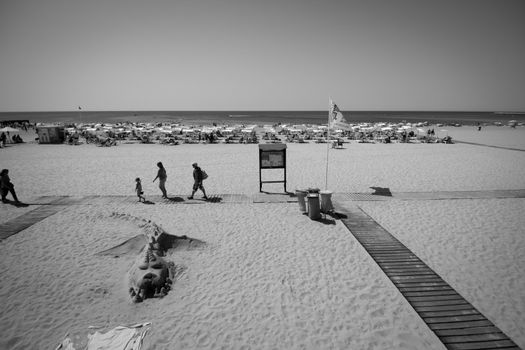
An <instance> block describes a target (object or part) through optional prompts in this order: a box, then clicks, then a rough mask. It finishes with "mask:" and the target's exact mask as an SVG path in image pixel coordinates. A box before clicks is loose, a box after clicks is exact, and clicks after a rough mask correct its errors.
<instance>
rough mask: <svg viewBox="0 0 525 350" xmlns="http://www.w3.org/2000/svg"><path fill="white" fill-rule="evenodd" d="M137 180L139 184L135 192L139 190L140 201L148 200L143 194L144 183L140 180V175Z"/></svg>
mask: <svg viewBox="0 0 525 350" xmlns="http://www.w3.org/2000/svg"><path fill="white" fill-rule="evenodd" d="M135 182H136V183H137V185H136V186H135V192H137V197H139V202H146V198H144V197H143V196H142V195H143V194H144V192H143V191H142V183H141V182H140V177H137V178H136V179H135Z"/></svg>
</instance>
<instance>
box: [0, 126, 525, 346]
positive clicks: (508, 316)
mask: <svg viewBox="0 0 525 350" xmlns="http://www.w3.org/2000/svg"><path fill="white" fill-rule="evenodd" d="M460 129H462V128H457V130H460ZM452 130H456V129H451V130H450V131H452ZM462 131H463V132H465V134H466V135H467V136H466V137H471V138H472V139H471V140H469V141H472V140H478V139H477V137H478V136H477V135H478V134H475V133H474V129H472V130H470V132H469V130H466V129H462ZM492 131H493V130H491V129H490V128H486V129H484V130H482V132H483V133H484V135H483V140H485V141H487V140H490V142H491V144H493V145H500V146H506V147H519V148H522V149H525V145H523V143H524V142H525V141H524V140H525V138H524V137H523V136H524V135H523V134H524V130H523V128H522V129H516V130H513V129H509V128H495V130H494V132H492ZM505 131H508V132H509V133H505ZM476 132H477V131H476ZM520 132H521V133H520ZM499 133H503V136H501V137H500V136H499ZM449 134H451V135H452V136H453V137H454V134H452V133H451V132H449ZM458 138H459V137H458ZM483 140H478V141H472V142H483ZM485 143H488V141H487V142H485ZM510 145H513V146H510ZM345 147H346V149H343V150H333V151H332V150H330V154H329V159H330V167H329V170H330V173H329V174H330V176H329V182H328V183H329V188H330V189H332V190H334V191H335V192H338V193H343V192H368V193H370V192H372V190H371V189H370V188H369V187H371V186H379V187H389V188H390V189H391V191H392V192H394V193H395V192H409V191H452V190H458V191H461V190H495V189H525V179H524V178H523V176H522V173H523V169H525V152H519V151H510V150H503V149H496V148H488V147H480V146H472V145H466V144H456V145H435V144H434V145H432V144H416V145H414V144H392V145H380V144H375V145H374V144H355V143H353V144H346V145H345ZM0 151H1V152H2V153H0V157H1V158H0V167H1V168H8V169H10V176H11V178H12V180H13V182H14V183H15V185H16V187H17V191H18V194H19V197H20V198H21V199H22V200H24V201H27V202H31V201H35V200H36V199H37V197H38V196H42V195H52V196H55V195H70V196H85V195H133V189H134V182H133V180H134V178H135V177H137V176H140V177H142V178H143V184H144V189H145V194H146V198H148V195H151V194H155V195H158V194H160V191H159V190H158V188H156V184H153V183H151V180H152V179H153V178H154V176H155V174H156V166H155V163H156V162H157V161H159V160H160V161H162V162H163V163H164V165H165V166H166V169H167V171H168V182H167V189H168V193H169V194H171V195H175V194H179V195H181V194H188V193H189V191H190V189H191V184H192V182H191V165H190V164H191V163H192V162H193V161H197V162H199V163H200V164H201V165H202V167H203V168H204V169H205V170H206V171H207V172H208V174H209V175H210V178H209V179H208V180H206V187H207V190H208V191H209V193H211V194H213V193H218V194H225V193H245V194H253V193H256V192H258V168H257V164H258V150H257V146H256V145H180V146H174V147H170V146H160V145H119V146H117V147H111V148H101V147H95V146H93V145H81V146H65V145H31V144H26V145H18V146H13V147H10V148H9V149H7V150H0ZM287 157H288V181H289V183H288V188H289V190H293V189H294V188H295V187H309V186H317V187H321V188H322V187H324V183H325V160H326V145H318V144H289V145H288V153H287ZM264 189H268V190H275V191H282V185H272V186H270V185H265V187H264ZM344 204H345V205H354V204H358V205H360V206H361V207H362V208H363V209H364V210H365V211H366V212H367V213H369V214H370V215H371V216H372V217H373V218H375V219H376V220H377V221H378V222H379V223H380V224H382V225H383V226H384V227H385V228H387V229H388V230H389V231H390V232H391V233H392V234H394V235H395V236H396V237H398V238H399V239H400V240H401V241H403V242H404V243H405V244H406V245H407V246H408V247H409V248H410V249H412V250H413V251H414V252H415V253H416V254H417V255H418V256H419V257H421V258H422V259H423V260H424V261H425V262H426V263H427V264H428V265H429V266H430V267H432V268H433V269H435V270H436V271H437V272H438V273H439V274H440V275H441V276H442V277H443V278H444V279H445V280H446V281H447V282H449V283H450V284H451V285H452V286H453V287H454V288H456V289H457V290H458V291H459V292H460V293H461V294H462V295H463V296H464V297H465V298H466V299H467V300H469V301H470V302H471V303H472V304H474V305H475V306H476V307H477V308H479V309H480V311H482V312H483V313H484V314H485V316H487V317H488V318H489V319H490V320H492V321H493V322H495V323H496V325H497V326H498V327H500V328H501V329H502V330H504V331H505V332H506V333H507V335H509V336H510V337H511V338H512V339H513V340H514V341H515V342H516V343H517V344H518V345H519V346H521V347H525V336H524V335H523V334H524V333H525V328H524V327H525V326H524V324H525V317H524V311H525V295H524V294H523V293H522V291H523V290H524V287H525V279H524V278H523V273H522V271H524V270H525V259H524V258H523V257H524V256H525V234H524V233H525V232H524V229H523V227H525V225H524V224H525V219H524V218H523V214H522V213H523V212H524V209H525V199H477V200H440V201H398V200H396V201H389V202H358V203H350V202H348V203H344ZM33 208H34V207H28V208H16V207H14V206H11V205H3V206H2V211H1V212H0V223H3V222H6V221H8V220H10V219H12V218H14V217H16V216H18V215H21V214H23V213H25V212H27V211H28V210H30V209H33ZM113 212H117V213H122V214H126V215H129V216H136V217H142V218H146V219H151V220H153V221H154V222H156V223H157V224H159V225H161V226H162V227H163V228H164V229H165V230H166V231H167V232H169V233H172V234H178V235H180V234H187V235H189V236H192V237H195V238H199V239H202V240H204V241H206V242H207V243H208V244H207V245H206V247H204V248H202V249H197V250H192V251H176V252H174V253H173V254H171V255H170V259H172V260H173V261H175V263H176V264H177V265H178V266H179V267H180V268H181V270H182V271H183V273H182V275H181V276H179V278H178V279H177V280H176V281H175V283H174V288H173V290H172V291H171V292H170V293H169V294H168V296H167V297H165V298H164V299H153V300H151V299H149V300H146V301H145V302H144V303H141V304H132V303H131V302H130V299H129V297H128V294H127V291H126V290H125V286H126V283H125V282H126V281H125V280H124V276H125V273H126V271H127V269H128V268H129V266H130V265H131V263H132V262H133V259H134V257H135V256H134V255H133V254H131V255H129V256H122V257H120V258H117V259H115V258H109V257H103V258H96V257H95V256H94V253H96V252H98V251H101V250H104V249H107V248H110V247H112V246H114V245H117V244H120V243H122V242H123V241H124V240H126V239H127V238H131V237H133V236H135V235H136V234H139V233H140V232H141V231H140V228H139V227H138V226H137V225H135V224H134V223H133V221H132V220H126V219H119V218H116V217H114V216H112V215H111V213H113ZM0 256H1V257H0V268H1V269H0V271H1V272H0V276H1V280H2V281H3V282H4V283H2V286H0V296H1V297H2V300H3V303H2V306H0V321H1V322H2V325H3V328H2V329H3V331H2V334H3V336H2V337H0V348H2V349H3V348H6V349H41V348H53V346H55V345H56V344H57V343H58V341H59V340H61V339H62V337H63V336H64V334H65V333H66V332H69V333H70V334H71V335H72V336H73V337H74V340H75V342H76V343H78V344H80V345H82V344H83V343H85V340H86V333H87V332H88V329H87V327H88V326H91V325H93V326H102V327H107V328H111V327H115V326H117V325H119V324H129V323H134V322H146V321H151V322H152V323H153V324H152V330H151V332H150V333H149V334H148V336H147V337H146V340H145V344H144V348H145V349H174V348H181V349H182V348H184V349H200V348H202V349H220V348H225V349H241V348H246V349H249V348H253V349H261V348H263V349H266V348H268V349H270V348H272V349H273V348H281V349H288V348H307V349H321V348H322V349H328V348H332V349H444V346H443V345H442V344H441V343H440V342H439V340H438V339H437V338H436V337H435V336H434V334H433V333H432V332H431V331H430V330H429V329H428V327H427V326H426V325H425V324H424V322H423V321H422V320H421V319H420V318H419V316H418V315H417V314H416V313H415V312H414V311H413V309H412V308H411V307H410V306H409V305H408V303H407V302H406V300H405V299H404V298H403V297H402V296H401V294H400V293H399V292H398V291H397V289H396V288H395V287H394V286H393V285H392V283H391V282H390V281H389V280H388V278H387V277H386V276H385V275H384V273H383V272H382V271H381V270H380V269H379V268H378V267H377V265H376V264H375V263H374V262H373V261H372V259H371V258H370V257H369V256H368V254H367V253H366V252H365V251H364V249H363V248H362V247H361V246H360V245H359V243H357V241H356V240H355V238H354V237H353V236H352V235H351V233H349V232H348V230H347V229H346V228H345V227H344V226H343V225H342V223H341V222H339V221H336V222H335V224H331V225H326V224H323V223H320V222H315V221H311V220H310V219H309V218H308V217H306V216H303V215H301V214H300V212H299V210H298V206H297V204H295V203H290V204H285V203H276V204H219V203H207V204H202V205H182V204H181V205H161V204H156V205H142V204H138V203H137V204H135V203H130V204H119V205H113V204H112V205H111V206H103V205H78V206H71V207H69V208H67V209H65V210H64V211H62V212H59V213H58V214H56V215H53V216H50V217H49V218H47V219H45V220H43V221H42V222H40V223H37V224H35V225H33V226H32V227H30V228H28V229H26V230H24V231H23V232H20V233H18V234H17V235H15V236H12V237H10V238H8V239H6V240H5V241H3V242H0Z"/></svg>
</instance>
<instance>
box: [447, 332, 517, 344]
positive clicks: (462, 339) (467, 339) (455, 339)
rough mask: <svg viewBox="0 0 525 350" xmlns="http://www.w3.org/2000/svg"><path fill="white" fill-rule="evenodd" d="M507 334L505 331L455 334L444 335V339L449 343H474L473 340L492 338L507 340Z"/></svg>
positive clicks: (480, 340)
mask: <svg viewBox="0 0 525 350" xmlns="http://www.w3.org/2000/svg"><path fill="white" fill-rule="evenodd" d="M506 339H507V336H506V335H505V334H503V333H492V332H491V333H482V334H470V335H454V336H449V337H443V339H442V341H443V343H444V344H449V343H472V342H485V341H491V340H506Z"/></svg>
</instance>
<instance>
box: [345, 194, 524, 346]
mask: <svg viewBox="0 0 525 350" xmlns="http://www.w3.org/2000/svg"><path fill="white" fill-rule="evenodd" d="M336 207H337V208H338V212H339V213H341V212H342V213H343V214H345V215H344V216H346V218H343V219H341V220H342V222H343V223H344V225H345V226H346V227H347V228H348V229H349V230H350V232H351V233H352V234H353V235H354V236H355V238H356V239H357V240H358V241H359V243H361V245H362V246H363V247H364V248H365V249H366V251H367V252H368V253H369V254H370V256H371V257H372V259H374V261H375V262H376V263H377V264H378V265H379V267H380V268H381V269H382V270H383V271H384V272H385V274H386V275H387V276H388V278H390V280H391V281H392V283H394V285H395V286H396V287H397V288H398V289H399V291H400V292H401V294H402V295H403V296H404V297H405V298H406V299H407V301H408V302H409V303H410V305H412V307H413V308H414V310H415V311H416V312H417V313H418V314H419V316H421V318H422V319H423V321H425V323H426V324H427V325H428V327H429V328H430V329H431V330H432V331H434V333H435V334H436V335H437V336H438V338H439V339H440V340H441V341H442V342H443V344H444V345H445V347H446V348H447V349H457V350H461V349H464V350H466V349H520V348H519V347H518V346H517V345H516V344H515V343H514V342H513V341H512V340H511V339H510V338H509V337H508V336H507V335H505V334H504V333H503V332H502V331H501V330H500V329H499V328H498V327H496V326H495V325H494V324H493V323H492V322H491V321H489V320H488V319H487V318H486V317H485V316H483V315H482V314H481V313H480V312H479V311H478V310H477V309H476V308H475V307H474V306H473V305H472V304H470V303H469V302H468V301H467V300H465V298H463V297H462V296H461V295H460V294H459V293H458V292H456V291H455V290H454V288H452V287H451V286H450V285H449V284H448V283H447V282H446V281H444V280H443V279H442V278H441V277H440V276H439V275H438V274H436V273H435V272H434V271H433V270H432V269H431V268H430V267H428V266H427V265H426V264H425V263H424V262H423V261H422V260H421V259H419V258H418V257H417V256H416V255H415V254H414V253H413V252H412V251H410V250H409V249H408V248H407V247H405V246H404V245H403V244H402V243H401V242H400V241H398V240H397V239H396V238H395V237H394V236H392V235H391V234H390V233H389V232H388V231H386V230H385V229H384V228H383V227H381V226H380V225H379V224H378V223H377V222H375V221H374V220H373V219H372V218H371V217H370V216H368V215H367V214H366V213H365V212H363V211H362V210H361V209H360V208H359V207H357V206H352V207H350V206H349V207H348V208H343V207H341V206H340V205H338V204H336Z"/></svg>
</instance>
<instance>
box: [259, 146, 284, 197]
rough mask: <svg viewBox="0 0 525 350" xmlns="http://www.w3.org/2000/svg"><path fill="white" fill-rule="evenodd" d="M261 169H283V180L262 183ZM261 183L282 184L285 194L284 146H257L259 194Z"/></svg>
mask: <svg viewBox="0 0 525 350" xmlns="http://www.w3.org/2000/svg"><path fill="white" fill-rule="evenodd" d="M263 169H284V178H283V180H273V181H263V180H262V170H263ZM263 183H283V184H284V192H286V145H285V144H279V143H276V144H262V145H259V192H262V185H263Z"/></svg>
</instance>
